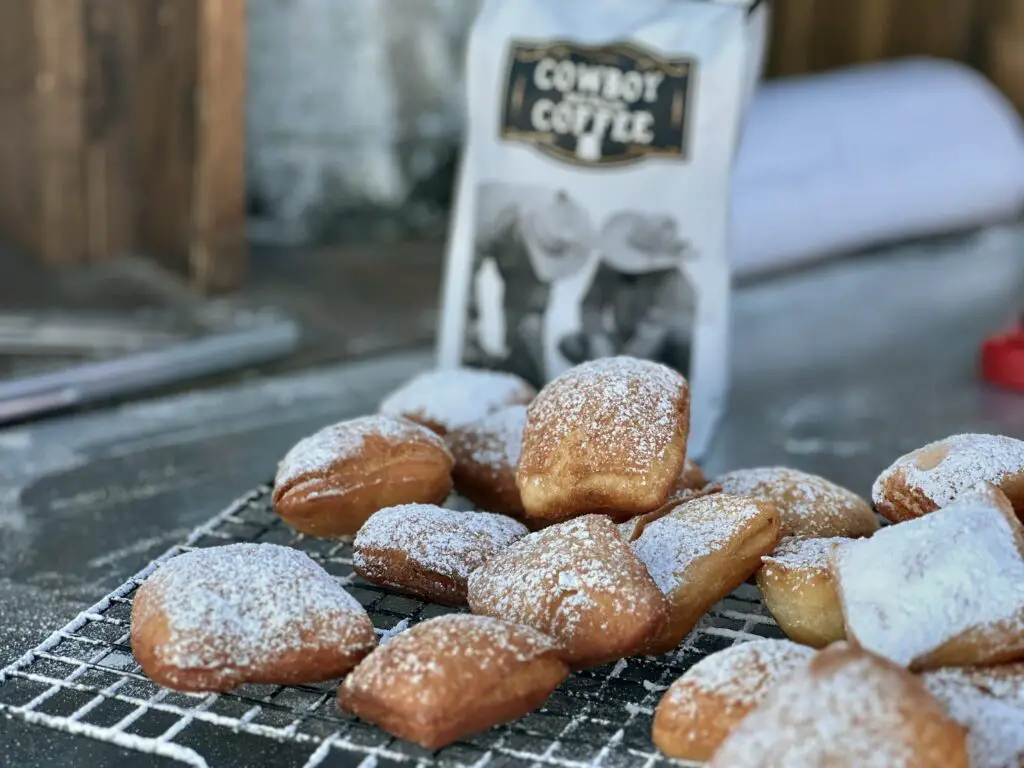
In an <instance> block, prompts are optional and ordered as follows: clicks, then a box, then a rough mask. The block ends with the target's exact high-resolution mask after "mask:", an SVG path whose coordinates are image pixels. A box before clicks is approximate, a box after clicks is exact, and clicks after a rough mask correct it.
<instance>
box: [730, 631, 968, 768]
mask: <svg viewBox="0 0 1024 768" xmlns="http://www.w3.org/2000/svg"><path fill="white" fill-rule="evenodd" d="M966 740H967V730H966V729H965V728H963V727H962V726H960V725H958V724H957V723H956V722H954V721H953V720H952V719H950V718H949V717H948V716H947V715H946V713H945V712H944V711H943V709H942V707H941V705H940V704H939V703H938V702H937V701H936V700H935V699H934V698H933V697H932V696H931V695H930V694H929V693H928V691H927V690H925V688H924V686H923V685H922V684H921V682H920V681H919V680H918V679H917V678H915V677H914V675H912V674H910V673H909V672H907V671H906V670H904V669H900V668H899V667H897V666H896V665H895V664H892V663H890V662H888V661H886V660H885V659H882V658H879V657H877V656H873V655H872V654H870V653H868V652H866V651H864V650H861V649H858V648H853V647H850V646H848V645H847V644H846V643H836V644H835V645H832V646H830V647H829V648H826V649H825V650H823V651H819V652H818V653H817V654H816V655H815V656H814V658H812V659H811V661H810V662H809V663H808V664H807V665H806V666H803V667H801V668H799V669H796V670H793V671H792V672H791V673H790V674H789V676H788V677H787V678H786V679H785V680H782V681H781V682H779V683H778V684H777V685H775V686H774V687H773V688H772V689H771V690H770V691H769V692H768V695H767V696H766V697H765V698H764V700H763V701H762V702H761V703H760V704H759V705H758V706H757V707H756V708H755V709H754V710H753V712H751V713H750V714H749V715H747V717H746V718H744V719H743V721H742V722H740V724H739V725H738V726H736V728H735V729H734V730H733V731H732V733H731V734H729V736H728V737H727V738H726V740H725V742H724V743H723V744H722V746H721V747H720V748H719V749H718V751H717V752H716V753H715V756H714V758H713V759H712V761H711V768H826V767H827V768H890V767H892V766H901V768H969V763H968V758H967V746H966Z"/></svg>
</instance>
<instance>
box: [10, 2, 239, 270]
mask: <svg viewBox="0 0 1024 768" xmlns="http://www.w3.org/2000/svg"><path fill="white" fill-rule="evenodd" d="M244 97H245V0H130V1H129V0H0V120H2V125H3V131H0V167H2V168H3V170H4V173H3V174H2V175H0V242H4V243H7V244H13V245H15V246H17V247H19V248H21V249H24V250H26V251H29V252H32V253H35V254H37V255H38V256H39V257H40V258H41V259H43V260H45V261H47V262H48V263H51V264H54V265H61V264H81V263H85V262H92V261H102V260H106V259H111V258H117V257H120V256H124V255H126V254H129V253H133V254H138V255H142V256H145V257H150V258H154V259H156V260H157V261H159V262H160V263H161V264H162V265H164V266H166V267H167V268H169V269H171V270H173V271H176V272H178V273H179V274H181V275H183V276H186V277H188V279H189V280H190V281H191V282H192V284H193V285H195V286H197V287H198V288H200V289H203V290H222V289H228V288H233V287H236V286H237V285H238V284H239V282H240V281H241V280H242V279H243V277H244V274H245V265H246V260H247V251H246V245H245V187H244V184H245V180H244V138H245V129H244V127H245V121H244V113H245V110H244Z"/></svg>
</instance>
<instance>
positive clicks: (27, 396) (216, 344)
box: [0, 321, 299, 424]
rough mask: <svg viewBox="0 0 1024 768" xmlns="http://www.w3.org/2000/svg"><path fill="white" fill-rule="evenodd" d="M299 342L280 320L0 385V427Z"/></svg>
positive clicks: (264, 357)
mask: <svg viewBox="0 0 1024 768" xmlns="http://www.w3.org/2000/svg"><path fill="white" fill-rule="evenodd" d="M298 339H299V330H298V327H297V326H296V325H295V324H294V323H292V322H288V321H278V322H274V323H268V324H265V325H260V326H256V327H253V328H249V329H245V330H241V331H231V332H226V333H219V334H217V335H215V336H210V337H208V338H203V339H197V340H195V341H188V342H184V343H181V344H176V345H174V346H170V347H165V348H163V349H158V350H154V351H152V352H143V353H140V354H137V355H128V356H125V357H117V358H113V359H111V360H103V361H101V362H97V363H88V364H85V365H78V366H73V367H71V368H64V369H62V370H59V371H53V372H49V373H44V374H39V375H37V376H29V377H25V378H22V379H13V380H11V381H0V424H3V423H7V422H11V421H21V420H24V419H27V418H30V417H32V416H38V415H42V414H44V413H48V412H51V411H54V410H58V409H62V408H67V407H69V406H72V405H84V404H86V403H92V402H96V401H98V400H105V399H109V398H114V397H123V396H125V395H130V394H134V393H137V392H141V391H144V390H147V389H153V388H156V387H161V386H167V385H170V384H177V383H180V382H182V381H188V380H189V379H194V378H199V377H202V376H209V375H211V374H214V373H221V372H224V371H229V370H233V369H236V368H242V367H245V366H247V365H253V364H255V363H261V362H266V361H268V360H274V359H276V358H279V357H283V356H284V355H287V354H288V353H290V352H292V351H294V350H295V347H296V346H297V345H298Z"/></svg>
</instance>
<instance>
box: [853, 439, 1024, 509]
mask: <svg viewBox="0 0 1024 768" xmlns="http://www.w3.org/2000/svg"><path fill="white" fill-rule="evenodd" d="M897 472H901V473H902V474H903V478H904V482H905V484H906V486H907V487H908V488H912V489H919V490H920V492H921V493H923V494H924V495H925V496H926V497H927V498H929V499H931V500H932V501H933V502H935V504H936V505H938V506H939V507H944V506H946V505H947V504H949V503H950V502H951V501H953V500H954V499H955V498H956V497H957V496H958V495H959V494H960V492H961V491H964V490H967V489H968V488H970V487H971V486H973V485H976V484H977V483H979V482H982V481H988V482H990V483H995V484H996V485H998V484H999V483H1000V482H1002V481H1003V480H1005V479H1006V478H1007V477H1008V476H1010V475H1016V474H1021V473H1024V440H1015V439H1014V438H1012V437H1006V436H1004V435H985V434H963V435H953V436H951V437H947V438H946V439H944V440H938V441H936V442H934V443H929V444H928V445H926V446H924V447H923V448H919V449H918V450H916V451H913V452H912V453H908V454H907V455H906V456H902V457H900V458H899V459H897V460H896V461H895V462H894V463H893V464H892V465H891V466H890V467H889V468H888V469H886V470H885V471H884V472H882V473H881V474H880V475H879V476H878V479H877V480H876V481H875V483H874V486H873V487H872V489H871V495H872V498H873V499H874V500H875V503H876V504H877V503H878V502H879V501H880V500H881V499H882V498H883V496H884V488H883V485H884V483H885V482H886V480H888V479H889V478H891V477H892V476H893V475H894V474H896V473H897Z"/></svg>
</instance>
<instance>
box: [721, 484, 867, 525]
mask: <svg viewBox="0 0 1024 768" xmlns="http://www.w3.org/2000/svg"><path fill="white" fill-rule="evenodd" d="M715 484H716V485H718V486H719V487H721V489H722V490H723V491H725V492H726V493H734V494H737V495H740V496H751V497H753V498H757V499H764V500H765V501H770V502H771V503H772V504H774V505H775V507H776V508H777V509H778V510H779V514H780V515H781V516H782V536H783V538H789V537H796V538H800V539H823V538H828V537H832V536H843V537H848V538H858V537H860V536H870V535H871V534H872V533H874V532H875V531H877V530H878V527H879V524H878V518H876V517H875V515H874V513H873V512H872V511H871V506H870V505H869V504H868V503H867V502H866V501H865V500H864V499H862V498H861V497H860V496H858V495H857V494H855V493H854V492H853V491H849V490H847V489H846V488H843V487H842V486H841V485H836V484H835V483H833V482H832V481H830V480H826V479H825V478H824V477H820V476H819V475H812V474H809V473H807V472H801V471H800V470H798V469H790V468H788V467H758V468H755V469H740V470H736V471H735V472H729V473H728V474H725V475H722V476H721V477H720V478H718V479H717V480H716V481H715Z"/></svg>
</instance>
